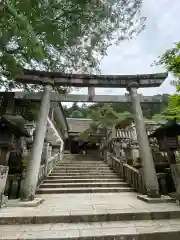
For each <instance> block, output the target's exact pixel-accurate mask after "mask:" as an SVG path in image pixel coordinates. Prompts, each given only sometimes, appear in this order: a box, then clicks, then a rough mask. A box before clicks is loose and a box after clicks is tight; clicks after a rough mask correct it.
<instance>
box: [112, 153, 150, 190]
mask: <svg viewBox="0 0 180 240" xmlns="http://www.w3.org/2000/svg"><path fill="white" fill-rule="evenodd" d="M110 158H111V167H112V169H113V170H114V171H115V172H116V173H118V174H119V175H120V177H121V178H122V179H124V180H125V181H127V182H128V183H129V184H130V185H131V186H132V187H133V188H134V189H136V191H137V192H138V193H141V194H146V188H145V185H144V182H143V178H142V174H141V169H140V170H137V169H136V168H134V167H132V166H130V165H128V164H126V163H123V161H121V160H120V159H117V158H116V157H114V156H110Z"/></svg>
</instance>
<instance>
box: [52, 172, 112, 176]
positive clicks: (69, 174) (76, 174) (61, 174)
mask: <svg viewBox="0 0 180 240" xmlns="http://www.w3.org/2000/svg"><path fill="white" fill-rule="evenodd" d="M112 175H115V173H113V172H108V173H104V172H87V173H83V172H82V173H81V172H77V173H70V172H67V173H56V172H55V173H54V172H52V173H51V174H50V176H72V177H73V176H107V177H108V176H112Z"/></svg>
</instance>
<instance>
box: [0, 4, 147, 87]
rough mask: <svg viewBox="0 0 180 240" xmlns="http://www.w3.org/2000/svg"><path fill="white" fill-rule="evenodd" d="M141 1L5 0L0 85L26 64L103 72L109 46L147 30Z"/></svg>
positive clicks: (1, 11) (0, 14) (0, 8)
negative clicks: (101, 66)
mask: <svg viewBox="0 0 180 240" xmlns="http://www.w3.org/2000/svg"><path fill="white" fill-rule="evenodd" d="M141 4H142V0H128V1H122V0H108V1H93V0H83V1H82V0H33V1H32V0H26V1H24V0H6V1H5V0H2V1H1V5H0V78H1V81H0V86H1V87H2V86H5V87H7V86H8V80H9V79H13V77H14V76H15V75H16V74H19V73H21V67H23V68H24V67H26V68H30V69H41V70H47V71H49V70H51V71H66V72H80V73H81V72H86V73H87V72H93V71H96V72H97V71H99V68H98V65H99V60H100V57H102V56H104V55H106V50H107V47H108V46H110V45H111V44H112V43H114V42H115V43H118V42H119V41H121V40H124V39H129V38H131V37H133V36H134V35H135V34H138V33H139V32H140V31H141V30H142V29H143V27H144V20H145V19H144V18H142V17H140V7H141ZM31 87H32V86H29V87H28V88H27V90H28V89H31Z"/></svg>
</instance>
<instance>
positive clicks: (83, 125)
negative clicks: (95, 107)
mask: <svg viewBox="0 0 180 240" xmlns="http://www.w3.org/2000/svg"><path fill="white" fill-rule="evenodd" d="M66 120H67V123H68V126H69V132H70V133H83V132H84V131H86V130H87V129H88V128H89V126H90V124H91V123H92V119H84V118H67V119H66Z"/></svg>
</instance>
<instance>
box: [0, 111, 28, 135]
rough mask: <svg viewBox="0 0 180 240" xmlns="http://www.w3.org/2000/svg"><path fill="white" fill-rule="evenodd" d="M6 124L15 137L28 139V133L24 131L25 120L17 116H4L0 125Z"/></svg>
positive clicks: (0, 120)
mask: <svg viewBox="0 0 180 240" xmlns="http://www.w3.org/2000/svg"><path fill="white" fill-rule="evenodd" d="M1 124H7V125H6V126H7V127H9V128H10V130H11V131H12V132H14V133H15V134H17V135H20V136H24V137H30V135H29V133H28V131H27V130H26V129H25V127H24V126H25V119H24V118H23V117H21V116H19V115H4V116H3V117H1V119H0V125H1Z"/></svg>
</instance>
